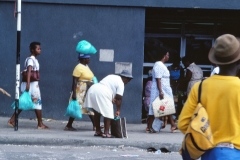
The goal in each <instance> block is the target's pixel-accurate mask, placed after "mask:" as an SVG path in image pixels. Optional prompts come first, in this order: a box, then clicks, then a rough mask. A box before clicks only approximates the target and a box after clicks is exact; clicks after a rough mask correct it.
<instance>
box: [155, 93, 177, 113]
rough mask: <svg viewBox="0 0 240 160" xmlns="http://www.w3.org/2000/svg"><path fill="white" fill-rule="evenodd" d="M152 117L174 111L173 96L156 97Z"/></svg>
mask: <svg viewBox="0 0 240 160" xmlns="http://www.w3.org/2000/svg"><path fill="white" fill-rule="evenodd" d="M152 106H153V113H154V117H162V116H167V115H171V114H174V113H176V110H175V104H174V101H173V98H171V97H168V96H164V99H160V98H159V97H157V98H156V99H155V100H154V101H153V103H152Z"/></svg>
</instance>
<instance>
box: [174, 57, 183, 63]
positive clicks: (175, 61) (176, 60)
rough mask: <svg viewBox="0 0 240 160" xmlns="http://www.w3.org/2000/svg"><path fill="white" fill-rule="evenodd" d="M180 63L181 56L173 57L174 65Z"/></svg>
mask: <svg viewBox="0 0 240 160" xmlns="http://www.w3.org/2000/svg"><path fill="white" fill-rule="evenodd" d="M180 61H181V57H179V56H175V57H173V63H180Z"/></svg>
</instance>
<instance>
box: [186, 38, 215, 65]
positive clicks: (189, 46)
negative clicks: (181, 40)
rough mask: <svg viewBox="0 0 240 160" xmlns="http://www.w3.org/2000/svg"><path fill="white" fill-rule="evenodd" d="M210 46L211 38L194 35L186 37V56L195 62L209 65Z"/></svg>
mask: <svg viewBox="0 0 240 160" xmlns="http://www.w3.org/2000/svg"><path fill="white" fill-rule="evenodd" d="M211 47H212V40H211V39H206V40H204V39H196V38H195V37H187V38H186V56H190V57H191V58H193V60H194V62H195V63H196V64H204V65H210V64H211V63H210V61H209V60H208V53H209V51H210V48H211Z"/></svg>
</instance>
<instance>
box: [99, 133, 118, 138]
mask: <svg viewBox="0 0 240 160" xmlns="http://www.w3.org/2000/svg"><path fill="white" fill-rule="evenodd" d="M102 138H115V137H114V136H113V135H111V134H102Z"/></svg>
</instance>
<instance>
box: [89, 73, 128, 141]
mask: <svg viewBox="0 0 240 160" xmlns="http://www.w3.org/2000/svg"><path fill="white" fill-rule="evenodd" d="M132 79H133V76H132V74H130V73H129V71H127V70H123V71H122V72H121V73H120V74H119V75H113V74H111V75H108V76H106V77H105V78H103V79H102V80H101V81H100V82H99V83H96V84H94V85H93V86H92V87H91V88H90V89H89V90H88V93H87V96H86V100H85V103H84V105H85V107H87V108H88V109H92V110H93V112H94V121H95V125H96V132H95V134H94V136H101V137H103V138H114V136H112V135H111V134H110V133H109V128H110V123H111V120H112V119H114V116H120V111H121V105H122V96H123V93H124V85H126V84H127V83H128V82H130V81H131V80H132ZM113 104H115V105H116V107H117V111H116V113H115V115H114V109H113ZM101 116H103V117H104V133H103V132H102V131H101V127H100V118H101Z"/></svg>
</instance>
